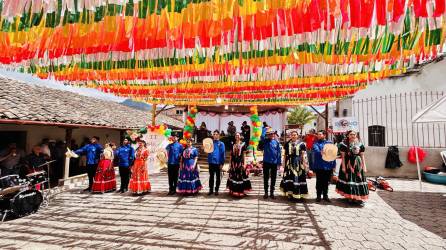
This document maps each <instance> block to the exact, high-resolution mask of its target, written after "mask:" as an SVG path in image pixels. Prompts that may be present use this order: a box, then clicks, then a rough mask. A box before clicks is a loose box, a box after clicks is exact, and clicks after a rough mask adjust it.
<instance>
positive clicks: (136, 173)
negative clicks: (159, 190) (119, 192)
mask: <svg viewBox="0 0 446 250" xmlns="http://www.w3.org/2000/svg"><path fill="white" fill-rule="evenodd" d="M147 158H149V151H148V150H147V148H146V142H145V141H142V140H141V141H139V142H138V149H136V157H135V163H134V164H133V166H132V178H131V179H130V184H129V190H130V191H131V192H132V193H134V194H143V193H147V192H149V191H150V190H151V187H150V182H149V173H148V170H147V164H146V163H147Z"/></svg>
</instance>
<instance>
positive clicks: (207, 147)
mask: <svg viewBox="0 0 446 250" xmlns="http://www.w3.org/2000/svg"><path fill="white" fill-rule="evenodd" d="M203 150H204V152H205V153H207V154H210V153H212V152H214V141H213V140H212V139H211V138H206V139H204V140H203Z"/></svg>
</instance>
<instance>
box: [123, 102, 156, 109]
mask: <svg viewBox="0 0 446 250" xmlns="http://www.w3.org/2000/svg"><path fill="white" fill-rule="evenodd" d="M121 104H123V105H125V106H128V107H131V108H135V109H139V110H143V111H150V110H152V105H150V104H147V103H144V102H135V101H132V100H131V99H126V100H125V101H123V102H121Z"/></svg>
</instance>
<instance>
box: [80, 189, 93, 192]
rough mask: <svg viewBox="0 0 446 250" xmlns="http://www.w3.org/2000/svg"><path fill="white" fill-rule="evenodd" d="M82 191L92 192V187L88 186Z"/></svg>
mask: <svg viewBox="0 0 446 250" xmlns="http://www.w3.org/2000/svg"><path fill="white" fill-rule="evenodd" d="M82 191H84V192H90V191H91V189H90V188H86V189H84V190H82Z"/></svg>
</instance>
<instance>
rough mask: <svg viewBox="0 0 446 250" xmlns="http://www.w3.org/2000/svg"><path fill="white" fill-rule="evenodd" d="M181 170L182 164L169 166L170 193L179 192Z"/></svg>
mask: <svg viewBox="0 0 446 250" xmlns="http://www.w3.org/2000/svg"><path fill="white" fill-rule="evenodd" d="M179 170H180V164H168V165H167V176H168V179H169V191H171V192H175V191H176V190H177V182H178V171H179Z"/></svg>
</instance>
